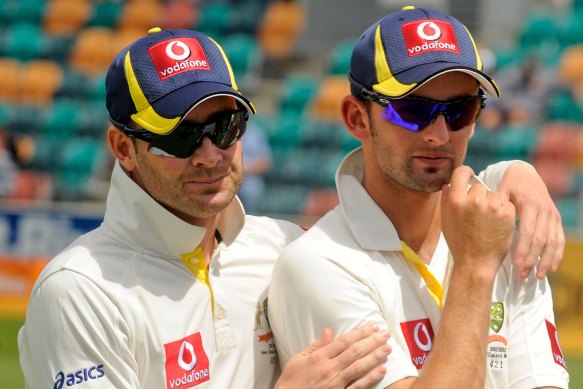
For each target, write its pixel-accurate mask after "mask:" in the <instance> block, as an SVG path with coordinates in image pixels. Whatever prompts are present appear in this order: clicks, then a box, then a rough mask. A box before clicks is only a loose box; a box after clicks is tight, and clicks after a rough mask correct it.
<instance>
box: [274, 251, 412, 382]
mask: <svg viewBox="0 0 583 389" xmlns="http://www.w3.org/2000/svg"><path fill="white" fill-rule="evenodd" d="M302 243H304V244H303V247H302V245H294V244H292V245H291V246H288V248H287V249H286V250H285V251H284V254H283V255H282V257H281V258H280V259H279V261H278V262H277V264H276V267H275V269H274V273H273V277H272V283H271V286H270V288H269V300H268V301H269V304H268V317H269V323H270V325H271V328H272V330H273V332H274V339H275V344H276V347H277V351H278V355H279V358H280V364H281V366H282V368H283V367H284V366H285V364H286V363H287V362H288V361H289V359H290V358H291V357H292V356H294V355H296V354H297V353H299V352H300V351H302V350H303V349H304V348H305V347H307V346H309V345H310V344H311V343H312V342H313V341H315V340H316V339H318V338H319V337H320V335H321V334H322V332H323V331H324V329H325V328H331V329H332V330H333V333H334V334H335V336H337V335H339V334H342V333H345V332H347V331H350V330H352V329H354V328H356V327H358V326H359V325H361V324H364V323H367V322H374V323H377V324H378V325H379V327H381V328H385V329H386V328H389V325H388V323H387V321H386V320H385V318H384V317H383V313H382V311H381V307H380V305H379V299H378V296H375V294H374V289H375V288H374V287H373V286H372V285H371V283H370V282H369V281H368V280H367V274H366V270H365V268H364V267H363V266H360V264H359V260H358V259H356V258H351V267H350V268H348V267H345V266H342V264H340V263H339V262H335V261H334V260H333V259H331V258H329V257H326V255H322V254H321V253H322V252H323V249H322V248H320V250H315V247H314V246H313V245H310V244H306V243H305V242H302ZM308 246H309V247H308ZM345 254H346V253H345ZM369 261H370V259H369ZM389 344H390V345H391V347H392V352H391V354H390V355H389V357H388V359H387V361H386V366H387V374H386V375H385V377H384V379H383V380H382V381H381V382H380V383H379V384H378V385H377V386H375V387H376V388H382V387H386V386H388V385H390V384H392V383H394V382H396V381H399V380H401V379H403V378H405V377H409V376H417V375H418V373H417V369H416V368H415V366H414V365H413V364H412V362H411V358H410V356H409V355H408V353H407V352H406V351H405V350H404V349H403V348H402V347H401V345H400V344H398V343H397V342H396V341H395V340H394V337H391V338H390V339H389Z"/></svg>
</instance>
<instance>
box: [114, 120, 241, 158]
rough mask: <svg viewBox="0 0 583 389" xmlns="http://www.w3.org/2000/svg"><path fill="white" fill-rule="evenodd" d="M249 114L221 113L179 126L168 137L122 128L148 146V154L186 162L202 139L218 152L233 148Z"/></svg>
mask: <svg viewBox="0 0 583 389" xmlns="http://www.w3.org/2000/svg"><path fill="white" fill-rule="evenodd" d="M248 119H249V112H248V111H246V110H241V111H232V112H222V113H219V114H217V115H214V116H213V118H212V119H210V120H209V121H207V122H205V123H191V122H182V123H180V124H179V125H178V126H177V127H176V128H175V129H174V130H172V132H171V133H169V134H168V135H158V134H154V133H151V132H149V131H147V130H144V129H137V130H136V129H132V128H128V127H125V126H124V128H123V130H124V132H125V133H126V135H128V136H130V137H134V138H137V139H140V140H143V141H144V142H147V143H148V151H149V152H150V153H152V154H155V155H162V156H165V157H175V158H188V157H190V156H191V155H192V154H193V153H194V151H195V150H196V149H197V148H198V147H199V146H200V145H201V143H202V140H203V138H204V137H205V136H208V137H209V139H210V140H211V141H212V142H213V143H214V144H215V145H216V146H217V147H218V148H220V149H222V150H226V149H228V148H229V147H231V146H233V145H234V144H235V143H236V142H237V141H238V140H239V139H241V137H242V136H243V134H244V133H245V130H246V128H247V120H248Z"/></svg>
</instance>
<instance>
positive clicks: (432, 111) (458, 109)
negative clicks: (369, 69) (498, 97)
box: [348, 74, 486, 132]
mask: <svg viewBox="0 0 583 389" xmlns="http://www.w3.org/2000/svg"><path fill="white" fill-rule="evenodd" d="M348 79H349V80H350V83H351V90H352V91H353V93H355V94H356V95H358V96H360V97H361V98H363V99H365V100H368V101H372V102H374V103H377V104H379V105H381V106H383V107H385V109H384V110H383V113H382V117H383V119H385V120H386V121H388V122H390V123H393V124H396V125H398V126H401V127H403V128H406V129H407V130H409V131H415V132H416V131H421V130H422V129H424V128H425V127H427V126H428V125H430V124H431V123H433V122H434V121H435V120H436V119H437V117H438V116H439V115H441V114H443V116H444V117H445V121H446V122H447V124H448V125H449V128H450V130H451V131H459V130H461V129H463V128H465V127H466V126H469V125H470V124H472V123H475V122H476V120H478V117H479V116H480V112H481V111H482V109H483V108H484V107H485V106H486V95H485V94H484V91H482V90H481V89H480V90H479V92H478V94H477V95H475V96H467V97H461V98H459V99H454V100H449V101H437V100H432V99H428V98H425V97H419V96H406V97H401V98H392V97H388V96H385V95H382V94H380V93H377V92H374V91H371V90H369V89H367V88H366V87H364V86H363V85H362V84H360V83H359V82H358V81H356V80H355V79H354V78H353V77H352V75H351V74H349V75H348Z"/></svg>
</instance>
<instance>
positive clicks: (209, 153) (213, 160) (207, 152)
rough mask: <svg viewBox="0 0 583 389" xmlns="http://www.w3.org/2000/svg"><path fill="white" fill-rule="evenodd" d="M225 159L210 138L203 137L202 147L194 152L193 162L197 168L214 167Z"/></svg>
mask: <svg viewBox="0 0 583 389" xmlns="http://www.w3.org/2000/svg"><path fill="white" fill-rule="evenodd" d="M222 158H223V155H222V154H221V149H219V148H218V147H217V146H216V145H215V144H214V143H213V142H212V141H211V139H210V138H209V137H208V136H203V138H202V141H201V142H200V145H199V146H198V147H197V148H196V149H195V150H194V153H193V154H192V157H191V162H192V164H193V165H196V166H206V167H213V166H216V165H217V164H218V163H219V161H220V160H221V159H222Z"/></svg>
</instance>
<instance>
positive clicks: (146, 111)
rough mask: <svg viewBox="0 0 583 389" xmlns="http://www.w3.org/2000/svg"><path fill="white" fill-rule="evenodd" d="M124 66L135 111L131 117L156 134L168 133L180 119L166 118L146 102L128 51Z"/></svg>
mask: <svg viewBox="0 0 583 389" xmlns="http://www.w3.org/2000/svg"><path fill="white" fill-rule="evenodd" d="M124 68H125V74H126V79H127V80H128V87H129V89H130V95H131V96H132V101H133V102H134V106H135V107H136V111H137V112H136V113H134V114H133V115H132V116H131V118H132V120H133V121H134V122H136V124H138V125H139V126H141V127H143V128H145V129H147V130H148V131H151V132H153V133H156V134H160V135H164V134H167V133H169V132H170V131H171V130H172V129H173V128H174V127H176V125H177V124H178V123H179V122H180V119H182V118H181V117H180V116H179V117H176V118H172V119H168V118H165V117H162V116H160V115H158V113H157V112H156V111H154V108H152V106H151V105H150V103H149V102H148V99H147V98H146V96H145V95H144V92H142V88H140V83H139V82H138V78H137V77H136V73H135V72H134V68H133V67H132V61H131V60H130V53H129V51H128V53H127V54H126V56H125V58H124Z"/></svg>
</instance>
